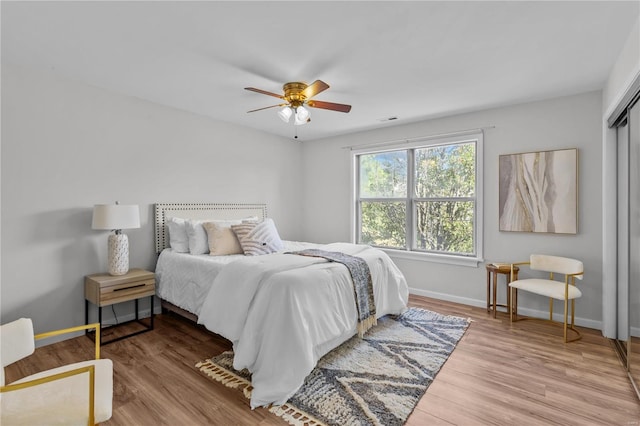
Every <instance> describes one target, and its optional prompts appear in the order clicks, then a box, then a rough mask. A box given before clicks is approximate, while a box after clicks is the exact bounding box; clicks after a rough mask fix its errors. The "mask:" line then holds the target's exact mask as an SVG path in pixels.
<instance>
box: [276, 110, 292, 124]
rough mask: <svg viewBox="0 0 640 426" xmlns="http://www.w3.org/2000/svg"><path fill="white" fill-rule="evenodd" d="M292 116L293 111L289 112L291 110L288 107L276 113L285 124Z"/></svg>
mask: <svg viewBox="0 0 640 426" xmlns="http://www.w3.org/2000/svg"><path fill="white" fill-rule="evenodd" d="M292 114H293V111H291V108H289V107H288V106H286V107H284V108H282V109H281V110H280V111H278V117H280V118H281V119H282V121H284V122H285V123H288V122H289V119H290V118H291V115H292Z"/></svg>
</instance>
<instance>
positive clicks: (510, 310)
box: [509, 287, 515, 322]
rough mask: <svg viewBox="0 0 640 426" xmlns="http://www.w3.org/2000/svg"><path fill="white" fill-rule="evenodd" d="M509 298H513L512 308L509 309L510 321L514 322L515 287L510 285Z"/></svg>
mask: <svg viewBox="0 0 640 426" xmlns="http://www.w3.org/2000/svg"><path fill="white" fill-rule="evenodd" d="M509 298H510V299H511V309H509V321H510V322H513V308H514V306H515V305H514V304H513V287H509Z"/></svg>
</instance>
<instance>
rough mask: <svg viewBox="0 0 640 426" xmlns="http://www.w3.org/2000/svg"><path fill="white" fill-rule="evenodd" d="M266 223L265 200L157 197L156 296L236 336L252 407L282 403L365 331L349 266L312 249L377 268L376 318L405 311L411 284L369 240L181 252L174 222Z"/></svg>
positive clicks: (237, 365)
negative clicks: (254, 252) (171, 229)
mask: <svg viewBox="0 0 640 426" xmlns="http://www.w3.org/2000/svg"><path fill="white" fill-rule="evenodd" d="M171 218H182V219H186V220H191V221H194V220H211V221H215V220H219V221H231V220H235V221H243V219H245V218H251V219H249V220H252V221H254V220H257V221H262V220H265V221H268V220H269V219H268V218H267V210H266V206H265V205H262V204H156V250H157V251H158V253H159V257H158V262H157V266H156V281H157V288H158V290H157V294H158V296H159V297H160V299H161V300H162V304H163V307H164V308H168V309H171V310H174V311H176V312H178V313H181V314H186V315H187V316H189V317H190V318H192V319H195V320H196V321H197V322H198V323H199V324H203V325H204V326H205V327H206V328H207V329H209V330H210V331H212V332H214V333H217V334H219V335H221V336H223V337H225V338H226V339H228V340H230V341H231V342H232V344H233V349H234V368H236V369H238V370H240V369H243V368H246V369H248V370H249V371H250V372H251V373H252V387H253V390H252V394H251V407H252V408H255V407H259V406H266V405H269V404H276V405H280V404H284V403H285V402H286V401H287V399H288V398H289V397H291V396H292V395H293V394H294V393H295V392H296V390H297V389H298V388H299V387H300V386H301V385H302V383H303V381H304V378H305V377H306V376H307V375H308V374H309V373H310V372H311V370H312V369H313V367H314V366H315V365H316V363H317V361H318V360H319V359H320V358H321V357H322V356H323V355H325V354H326V353H328V352H329V351H331V350H332V349H334V348H336V347H337V346H339V345H340V344H341V343H343V342H345V341H346V340H348V339H349V338H351V337H352V336H354V335H355V334H356V333H357V324H358V320H357V318H358V311H357V309H356V303H355V299H356V296H354V288H353V287H354V285H353V281H352V279H351V275H350V272H349V270H348V269H347V268H346V267H345V266H344V265H343V264H340V263H336V262H329V261H327V260H326V259H324V258H320V257H308V256H296V255H292V254H290V252H296V251H299V250H304V249H309V248H314V249H320V250H323V251H328V252H339V253H345V254H347V255H351V256H356V257H358V258H359V259H364V261H365V262H366V264H367V265H368V269H369V270H370V272H371V275H370V276H371V281H372V289H373V294H374V300H375V311H376V312H375V316H376V317H377V318H379V317H381V316H384V315H388V314H400V313H402V312H403V311H404V310H405V309H406V304H407V300H408V287H407V283H406V280H405V279H404V277H403V275H402V273H401V272H400V271H399V269H398V268H397V267H396V266H395V264H393V262H392V261H391V260H390V259H389V257H388V256H387V255H386V254H385V253H384V252H383V251H381V250H377V249H374V248H371V247H369V246H364V245H355V244H348V243H333V244H326V245H319V244H313V243H305V242H294V241H283V242H282V246H281V247H280V248H279V250H277V251H275V252H274V253H271V254H266V255H259V256H245V255H243V254H229V255H222V256H214V255H210V254H190V253H178V252H176V250H174V249H173V248H170V247H169V238H168V232H167V220H171V221H175V220H176V219H171Z"/></svg>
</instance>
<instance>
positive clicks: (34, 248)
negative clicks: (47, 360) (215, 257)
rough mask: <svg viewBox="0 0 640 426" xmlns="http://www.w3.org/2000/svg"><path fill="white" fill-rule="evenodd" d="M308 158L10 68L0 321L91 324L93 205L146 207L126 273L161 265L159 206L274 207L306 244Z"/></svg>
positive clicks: (291, 146) (200, 120)
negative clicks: (304, 167) (87, 305)
mask: <svg viewBox="0 0 640 426" xmlns="http://www.w3.org/2000/svg"><path fill="white" fill-rule="evenodd" d="M301 152H302V146H301V144H300V143H299V142H293V141H291V140H288V139H283V138H279V137H275V136H269V135H265V134H262V133H260V132H257V131H254V130H249V129H246V128H241V127H238V126H234V125H231V124H227V123H222V122H217V121H213V120H211V119H208V118H206V117H202V116H197V115H194V114H190V113H186V112H182V111H179V110H175V109H171V108H165V107H163V106H159V105H156V104H152V103H149V102H146V101H142V100H139V99H136V98H131V97H126V96H120V95H118V94H114V93H110V92H106V91H103V90H100V89H97V88H93V87H90V86H87V85H83V84H79V83H74V82H70V81H66V80H60V79H57V78H56V77H54V76H53V75H52V74H49V73H38V72H35V71H30V70H27V69H21V68H14V67H9V66H5V65H3V66H2V155H1V159H2V179H1V182H2V218H1V220H2V225H1V227H2V249H1V250H2V268H1V271H2V281H1V291H0V299H1V302H0V303H1V304H0V306H1V309H0V313H1V317H0V322H2V323H5V322H7V321H10V320H13V319H15V318H18V317H21V316H25V317H31V318H33V320H34V324H35V328H36V331H45V330H49V329H54V328H59V327H66V326H71V325H78V324H81V323H83V322H84V295H83V278H84V276H85V275H86V274H91V273H96V272H101V271H105V270H106V268H107V265H106V259H107V253H106V245H107V235H108V232H102V231H93V230H92V229H91V215H92V207H93V205H94V204H100V203H112V202H114V201H116V200H118V201H120V202H121V203H123V204H139V205H140V209H141V216H142V227H141V228H140V229H137V230H129V231H125V232H126V233H127V234H128V235H129V241H130V247H131V258H130V264H131V267H142V268H149V269H152V270H153V268H154V267H155V260H156V256H155V253H154V245H153V244H154V234H153V216H152V215H153V203H156V202H249V203H267V205H268V213H269V215H270V216H271V217H273V218H274V220H275V221H276V223H277V226H278V229H279V230H280V232H281V234H282V237H283V238H287V239H299V237H300V230H301V226H302V221H301V218H300V212H301V210H300V206H301V200H300V199H299V196H298V195H299V194H300V192H301V189H302V187H301V182H300V179H299V177H300V174H301V168H300V159H301ZM142 306H143V307H145V305H144V304H143V305H142ZM147 309H148V306H147ZM116 312H117V313H118V315H119V316H120V317H122V316H123V315H126V314H127V313H129V314H130V313H131V312H132V307H131V306H127V305H117V306H116ZM104 316H105V319H106V320H107V321H109V320H110V318H111V312H110V309H105V310H104Z"/></svg>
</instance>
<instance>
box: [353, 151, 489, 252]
mask: <svg viewBox="0 0 640 426" xmlns="http://www.w3.org/2000/svg"><path fill="white" fill-rule="evenodd" d="M477 144H478V140H469V138H466V139H465V140H463V141H458V142H455V143H447V144H436V145H429V146H415V147H412V148H410V149H402V150H393V151H383V152H372V153H362V154H359V155H357V157H356V158H357V161H356V165H357V178H358V185H357V188H356V190H357V194H356V197H355V198H356V203H357V208H356V214H357V217H356V223H357V224H358V228H357V231H358V232H357V238H358V242H359V243H363V244H370V245H373V246H377V247H384V248H392V249H400V250H410V251H419V252H429V253H441V254H450V255H459V256H475V255H477V243H478V241H477V237H476V235H477V230H476V227H477V222H478V221H477V214H476V210H477V208H478V202H477V201H478V200H477V198H476V197H477V190H476V185H477V178H476V175H477V164H476V158H477Z"/></svg>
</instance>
